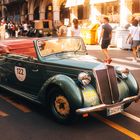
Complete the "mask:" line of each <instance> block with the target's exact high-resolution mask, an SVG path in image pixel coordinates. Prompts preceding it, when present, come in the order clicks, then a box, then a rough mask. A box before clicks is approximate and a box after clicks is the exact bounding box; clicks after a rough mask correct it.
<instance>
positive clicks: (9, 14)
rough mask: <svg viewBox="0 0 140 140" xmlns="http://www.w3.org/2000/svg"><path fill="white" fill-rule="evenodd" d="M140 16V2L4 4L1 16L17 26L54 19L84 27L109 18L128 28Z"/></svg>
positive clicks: (26, 0)
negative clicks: (132, 17) (135, 17)
mask: <svg viewBox="0 0 140 140" xmlns="http://www.w3.org/2000/svg"><path fill="white" fill-rule="evenodd" d="M135 13H140V1H139V0H1V3H0V16H3V17H6V18H7V19H8V20H14V21H15V22H23V21H31V20H38V19H50V20H52V21H53V22H54V23H55V22H58V21H59V20H65V21H66V22H70V21H71V20H72V19H73V18H75V17H76V18H78V19H79V20H80V22H81V23H85V22H89V21H90V22H93V23H96V22H98V21H99V20H100V19H101V18H102V16H104V15H105V16H108V17H109V18H110V21H111V22H112V23H119V24H126V23H128V21H129V17H130V16H131V15H132V14H135Z"/></svg>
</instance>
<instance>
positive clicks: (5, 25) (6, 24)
mask: <svg viewBox="0 0 140 140" xmlns="http://www.w3.org/2000/svg"><path fill="white" fill-rule="evenodd" d="M28 29H29V24H28V23H27V22H23V23H22V24H17V23H15V22H13V21H12V20H10V21H5V20H4V19H2V20H1V21H0V38H1V40H4V39H5V38H9V37H16V38H18V36H19V35H21V36H26V35H27V32H28Z"/></svg>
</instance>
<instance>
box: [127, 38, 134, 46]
mask: <svg viewBox="0 0 140 140" xmlns="http://www.w3.org/2000/svg"><path fill="white" fill-rule="evenodd" d="M128 43H129V44H130V45H132V44H133V37H130V39H129V42H128Z"/></svg>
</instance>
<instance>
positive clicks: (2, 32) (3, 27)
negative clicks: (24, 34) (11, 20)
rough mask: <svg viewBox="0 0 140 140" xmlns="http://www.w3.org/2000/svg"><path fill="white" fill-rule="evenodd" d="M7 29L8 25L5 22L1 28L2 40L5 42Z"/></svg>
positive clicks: (2, 22) (0, 35)
mask: <svg viewBox="0 0 140 140" xmlns="http://www.w3.org/2000/svg"><path fill="white" fill-rule="evenodd" d="M5 27H6V23H5V22H4V21H1V26H0V37H1V40H4V39H5V32H6V30H5Z"/></svg>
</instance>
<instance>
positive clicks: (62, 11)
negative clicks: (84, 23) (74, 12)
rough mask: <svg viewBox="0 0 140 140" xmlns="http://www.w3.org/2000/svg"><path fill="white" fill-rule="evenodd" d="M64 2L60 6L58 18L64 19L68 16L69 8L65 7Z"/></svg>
mask: <svg viewBox="0 0 140 140" xmlns="http://www.w3.org/2000/svg"><path fill="white" fill-rule="evenodd" d="M65 5H66V2H64V3H62V5H61V7H60V20H64V19H65V18H70V10H69V8H66V7H65Z"/></svg>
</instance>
